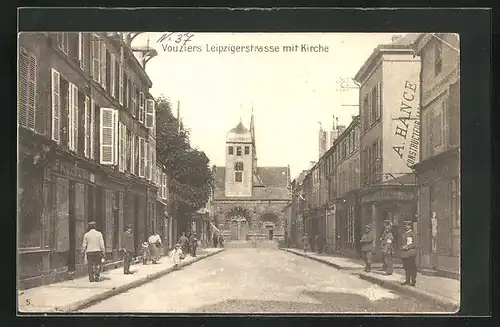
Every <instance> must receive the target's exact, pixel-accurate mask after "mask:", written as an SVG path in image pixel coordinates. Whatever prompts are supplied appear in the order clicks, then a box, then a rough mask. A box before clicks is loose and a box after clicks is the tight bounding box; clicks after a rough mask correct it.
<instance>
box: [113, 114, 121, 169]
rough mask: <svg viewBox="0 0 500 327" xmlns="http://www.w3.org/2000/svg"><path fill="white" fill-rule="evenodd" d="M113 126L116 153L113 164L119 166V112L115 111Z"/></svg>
mask: <svg viewBox="0 0 500 327" xmlns="http://www.w3.org/2000/svg"><path fill="white" fill-rule="evenodd" d="M113 125H114V127H115V128H114V129H113V149H114V150H115V153H114V155H113V162H114V165H115V166H117V165H118V162H119V159H120V158H119V154H118V143H119V142H120V139H119V137H120V135H119V131H118V128H119V127H118V126H119V122H118V110H116V109H115V110H114V111H113Z"/></svg>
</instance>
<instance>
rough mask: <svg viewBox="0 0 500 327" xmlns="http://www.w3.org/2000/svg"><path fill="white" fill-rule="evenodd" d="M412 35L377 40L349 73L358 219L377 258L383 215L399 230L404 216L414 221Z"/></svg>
mask: <svg viewBox="0 0 500 327" xmlns="http://www.w3.org/2000/svg"><path fill="white" fill-rule="evenodd" d="M415 38H416V35H414V34H408V35H406V36H405V37H403V38H401V39H399V40H397V41H395V42H393V43H392V44H388V45H380V46H378V47H377V48H376V49H375V50H374V51H373V53H372V55H371V56H370V57H369V58H368V60H367V61H366V62H365V63H364V65H363V66H362V67H361V69H360V70H359V71H358V73H357V74H356V76H355V80H356V81H357V82H358V83H359V84H360V85H361V87H360V91H359V92H360V101H359V103H360V127H361V128H360V173H361V174H360V177H361V189H360V192H359V196H360V202H361V220H362V225H365V224H368V223H370V224H371V225H372V228H373V229H374V230H375V232H376V234H377V237H376V238H375V253H374V255H375V258H376V259H377V258H380V252H379V248H380V247H379V242H380V235H381V233H382V229H383V223H384V221H391V222H392V223H393V224H394V225H395V226H398V228H399V231H398V233H397V235H399V234H402V233H403V227H402V226H403V225H404V224H403V222H404V221H412V222H415V221H416V205H417V196H416V186H415V174H414V172H413V170H412V168H411V167H412V166H413V165H414V164H415V163H416V162H418V158H419V144H420V123H419V114H420V113H419V98H420V90H419V85H420V83H419V76H420V58H415V57H414V56H413V51H412V48H411V44H412V43H413V41H414V40H415ZM396 241H397V242H399V241H400V240H399V239H397V240H396ZM395 248H396V249H397V251H398V250H399V248H400V247H399V246H396V247H395ZM396 255H397V253H396Z"/></svg>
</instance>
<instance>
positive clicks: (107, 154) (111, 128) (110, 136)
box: [100, 108, 118, 165]
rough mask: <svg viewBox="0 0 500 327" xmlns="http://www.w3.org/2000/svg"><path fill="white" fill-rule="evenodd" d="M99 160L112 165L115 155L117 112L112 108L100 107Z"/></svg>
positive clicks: (103, 163)
mask: <svg viewBox="0 0 500 327" xmlns="http://www.w3.org/2000/svg"><path fill="white" fill-rule="evenodd" d="M100 121H101V130H100V147H101V149H100V159H101V160H100V162H101V164H102V165H114V164H115V160H116V159H115V155H116V150H115V149H116V142H117V141H116V139H117V130H116V129H117V127H116V126H117V121H118V112H117V110H115V109H112V108H101V120H100Z"/></svg>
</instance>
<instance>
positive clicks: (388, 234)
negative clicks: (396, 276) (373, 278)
mask: <svg viewBox="0 0 500 327" xmlns="http://www.w3.org/2000/svg"><path fill="white" fill-rule="evenodd" d="M393 241H394V236H393V235H392V225H391V224H390V223H387V225H385V229H384V232H383V234H382V237H381V238H380V252H382V261H383V263H384V264H383V268H382V269H384V270H385V274H386V275H392V273H393V268H392V258H391V256H392V246H393Z"/></svg>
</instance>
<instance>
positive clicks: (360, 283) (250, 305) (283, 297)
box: [80, 248, 442, 313]
mask: <svg viewBox="0 0 500 327" xmlns="http://www.w3.org/2000/svg"><path fill="white" fill-rule="evenodd" d="M439 311H442V310H440V309H439V308H436V307H433V306H432V305H429V304H427V303H421V302H419V301H417V300H415V299H413V298H410V297H406V296H402V295H398V294H395V293H393V292H391V291H389V290H386V289H384V288H382V287H380V286H378V285H375V284H372V283H370V282H368V281H364V280H361V279H359V278H358V277H356V276H353V275H350V274H349V273H347V272H343V271H339V270H337V269H335V268H332V267H329V266H327V265H324V264H322V263H318V262H314V261H311V260H309V259H306V258H302V257H299V256H296V255H294V254H291V253H286V252H284V251H279V250H273V249H244V248H242V249H227V250H226V251H224V252H222V253H220V254H218V255H216V256H213V257H210V258H207V259H205V260H202V261H200V262H199V263H197V264H196V265H192V266H188V267H185V268H183V269H182V270H179V271H175V272H173V273H170V274H168V275H166V276H164V277H162V278H159V279H157V280H154V281H152V282H150V283H147V284H145V285H143V286H141V287H138V288H135V289H132V290H130V291H128V292H126V293H123V294H120V295H117V296H114V297H112V298H110V299H107V300H105V301H103V302H100V303H97V304H96V305H94V306H92V307H89V308H87V309H84V310H82V311H80V312H157V313H169V312H174V313H179V312H189V313H197V312H201V313H275V312H280V313H283V312H309V313H311V312H335V313H349V312H360V313H363V312H367V313H368V312H373V313H397V312H401V313H403V312H413V313H422V312H439Z"/></svg>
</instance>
